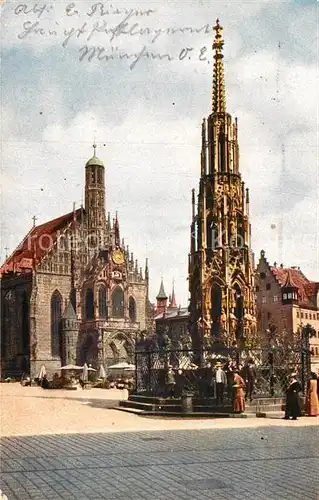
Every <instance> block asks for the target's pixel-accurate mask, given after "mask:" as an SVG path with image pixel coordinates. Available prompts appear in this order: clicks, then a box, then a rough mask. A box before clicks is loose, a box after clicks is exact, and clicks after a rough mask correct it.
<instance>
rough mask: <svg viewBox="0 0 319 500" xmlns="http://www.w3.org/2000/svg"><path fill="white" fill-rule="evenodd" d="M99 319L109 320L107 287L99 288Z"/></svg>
mask: <svg viewBox="0 0 319 500" xmlns="http://www.w3.org/2000/svg"><path fill="white" fill-rule="evenodd" d="M99 317H100V318H107V304H106V289H105V286H100V288H99Z"/></svg>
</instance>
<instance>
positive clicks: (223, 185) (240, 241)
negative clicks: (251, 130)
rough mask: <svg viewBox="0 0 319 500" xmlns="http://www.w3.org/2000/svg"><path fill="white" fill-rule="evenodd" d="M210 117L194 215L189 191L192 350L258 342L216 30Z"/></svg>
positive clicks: (245, 199)
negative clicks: (212, 344) (215, 344)
mask: <svg viewBox="0 0 319 500" xmlns="http://www.w3.org/2000/svg"><path fill="white" fill-rule="evenodd" d="M214 31H215V38H214V43H213V51H214V69H213V102H212V112H211V114H210V115H209V116H208V118H207V120H205V119H204V120H203V123H202V149H201V176H200V181H199V193H198V204H197V210H196V204H195V190H193V191H192V223H191V248H190V254H189V291H190V296H191V298H190V306H189V310H190V333H191V335H192V340H193V345H194V347H202V346H205V345H207V344H210V343H212V342H215V341H219V342H223V343H224V344H226V345H227V346H232V345H238V346H243V345H248V344H249V343H252V342H253V340H254V339H255V336H256V318H255V301H254V295H253V255H252V252H251V248H250V245H251V226H250V223H249V191H248V189H246V188H245V184H244V182H243V181H242V178H241V174H240V170H239V146H238V122H237V118H235V121H234V122H233V120H232V117H231V115H230V114H229V113H228V112H227V111H226V98H225V80H224V64H223V57H224V56H223V46H224V40H223V36H222V31H223V28H222V27H221V25H220V24H219V20H217V22H216V26H215V27H214Z"/></svg>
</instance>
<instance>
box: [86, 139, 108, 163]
mask: <svg viewBox="0 0 319 500" xmlns="http://www.w3.org/2000/svg"><path fill="white" fill-rule="evenodd" d="M93 148H94V155H93V156H92V158H90V159H89V160H88V161H87V162H86V165H85V166H86V167H92V166H98V167H104V164H103V162H102V160H100V158H98V157H97V156H95V155H96V145H95V144H94V145H93Z"/></svg>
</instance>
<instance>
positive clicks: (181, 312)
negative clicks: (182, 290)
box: [154, 307, 189, 321]
mask: <svg viewBox="0 0 319 500" xmlns="http://www.w3.org/2000/svg"><path fill="white" fill-rule="evenodd" d="M188 315H189V312H188V308H187V307H181V308H180V309H179V308H178V309H177V308H176V307H174V308H172V309H170V308H169V307H168V308H167V309H166V311H165V313H163V312H161V313H159V314H156V315H155V317H154V320H155V321H156V320H158V319H179V318H187V316H188Z"/></svg>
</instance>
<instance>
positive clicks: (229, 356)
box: [135, 344, 309, 397]
mask: <svg viewBox="0 0 319 500" xmlns="http://www.w3.org/2000/svg"><path fill="white" fill-rule="evenodd" d="M308 357H309V353H308V352H306V351H305V350H303V349H302V345H301V344H296V345H292V344H291V345H290V346H289V347H288V348H283V347H271V348H255V349H246V350H245V349H244V350H239V349H237V348H227V347H224V346H216V347H211V348H207V349H201V350H194V349H157V350H143V349H137V350H136V352H135V365H136V392H137V393H142V392H143V393H147V394H152V395H163V394H164V393H165V377H166V374H167V370H168V367H169V366H171V367H172V368H173V372H174V376H175V381H176V385H178V382H181V380H182V383H181V385H182V387H183V391H185V392H188V391H189V392H192V393H193V394H194V395H198V396H206V395H208V394H209V395H210V396H214V392H215V391H214V382H213V377H214V365H215V364H216V362H217V361H220V362H221V363H222V365H223V366H224V370H225V372H226V375H227V385H228V389H227V393H228V394H229V396H230V395H231V389H230V388H231V384H232V371H231V368H230V366H232V367H233V368H234V367H235V366H236V367H237V368H238V369H239V370H240V372H241V374H242V376H243V378H244V379H245V373H246V372H245V369H244V367H245V366H246V365H247V362H248V361H252V363H253V366H254V371H255V377H254V384H253V385H254V389H253V392H254V396H255V397H282V396H284V394H285V390H286V387H287V382H288V379H289V375H290V374H291V373H292V372H296V374H297V379H298V380H299V381H300V382H301V384H302V387H303V391H304V392H305V390H306V387H307V380H308V377H309V373H308V371H309V370H308V369H307V367H308V365H309V360H308Z"/></svg>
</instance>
